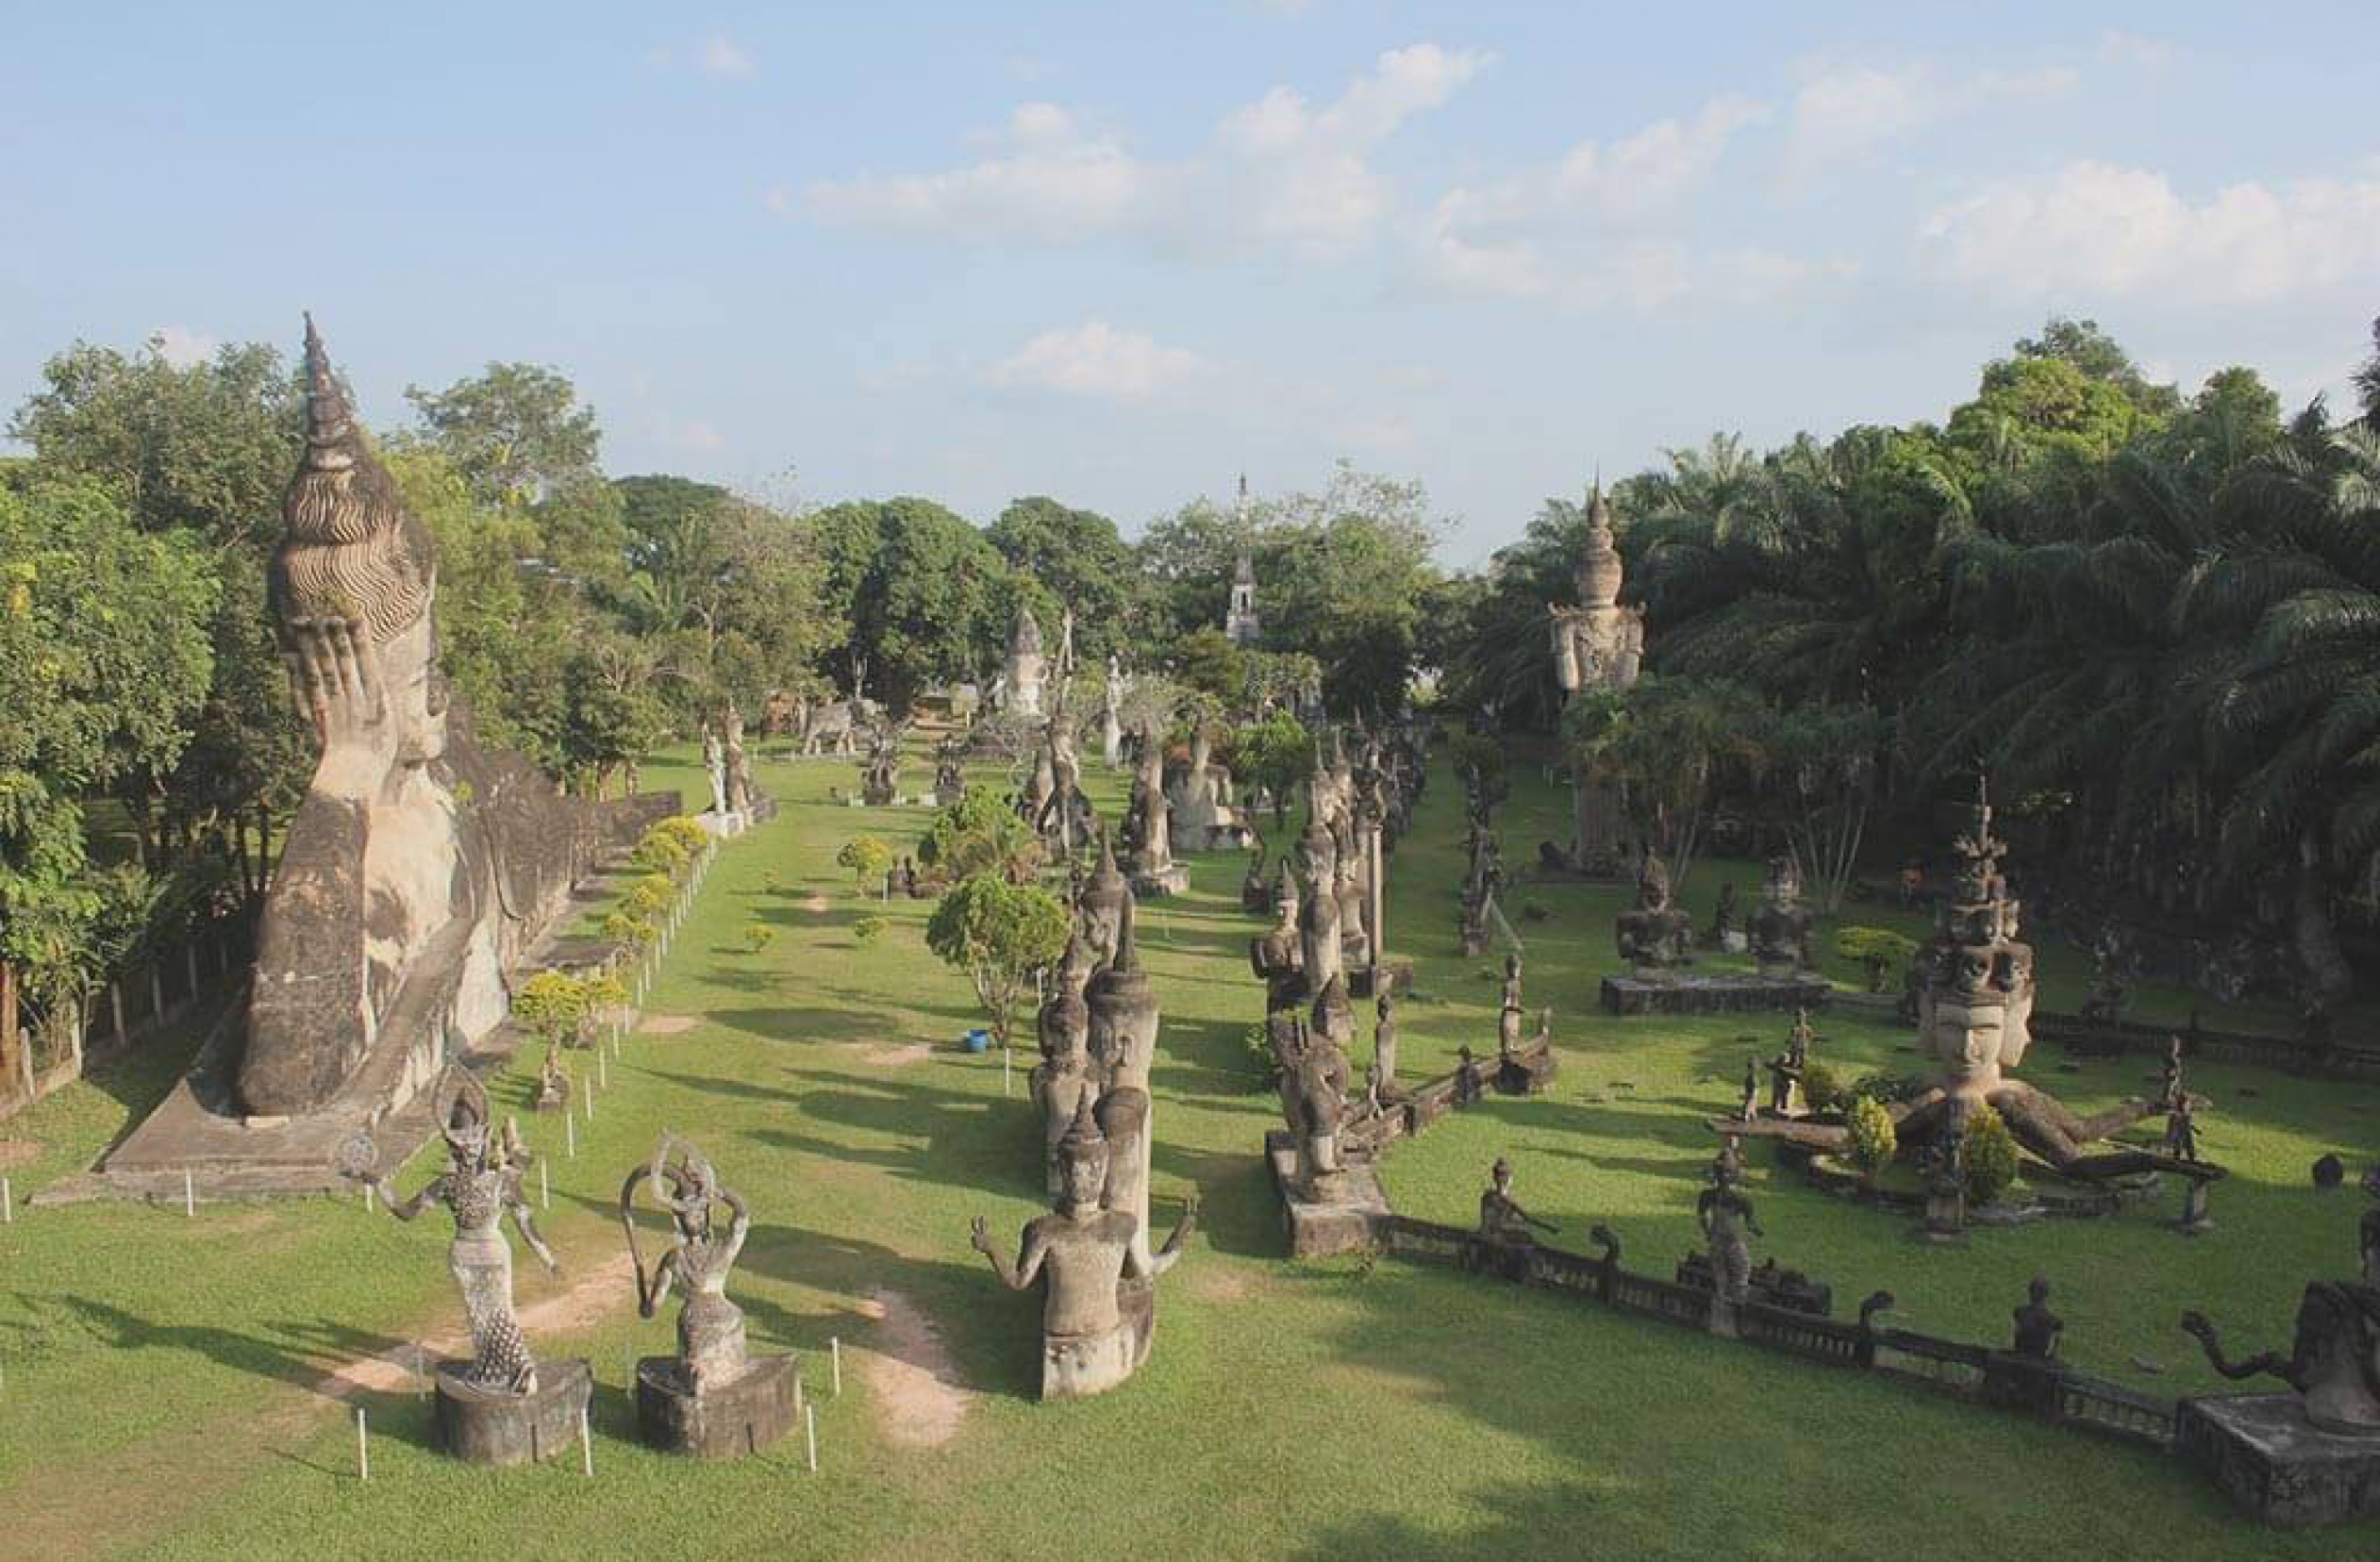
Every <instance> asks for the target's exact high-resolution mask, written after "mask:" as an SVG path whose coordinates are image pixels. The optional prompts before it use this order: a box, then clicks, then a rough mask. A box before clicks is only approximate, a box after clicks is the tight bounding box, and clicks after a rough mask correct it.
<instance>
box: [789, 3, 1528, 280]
mask: <svg viewBox="0 0 2380 1562" xmlns="http://www.w3.org/2000/svg"><path fill="white" fill-rule="evenodd" d="M1488 61H1489V57H1488V56H1487V55H1485V54H1482V53H1479V52H1477V51H1474V50H1448V49H1443V48H1440V46H1439V45H1437V44H1435V43H1417V44H1414V45H1413V46H1412V47H1410V48H1405V49H1393V50H1390V51H1389V52H1388V53H1386V54H1383V55H1381V56H1380V57H1379V58H1378V59H1376V60H1375V61H1374V62H1373V68H1372V69H1371V70H1370V71H1369V72H1367V73H1365V74H1364V75H1359V76H1357V77H1356V79H1355V80H1354V81H1353V82H1352V83H1350V84H1349V86H1348V87H1347V89H1346V91H1344V92H1342V93H1341V94H1340V96H1339V97H1338V98H1336V99H1335V100H1333V101H1331V102H1330V103H1327V104H1323V105H1321V106H1316V105H1314V104H1312V103H1310V102H1308V101H1307V98H1306V97H1305V96H1304V95H1303V94H1301V93H1298V92H1296V91H1290V89H1288V88H1275V89H1274V90H1273V91H1271V92H1268V93H1267V94H1265V96H1263V97H1262V98H1260V99H1258V100H1257V101H1256V102H1254V103H1251V104H1248V105H1245V106H1243V107H1241V108H1236V109H1234V110H1232V111H1231V112H1230V113H1228V114H1226V115H1224V116H1223V119H1222V120H1221V121H1220V122H1219V123H1218V125H1216V127H1215V132H1214V136H1213V143H1212V145H1211V147H1210V148H1209V149H1207V151H1204V152H1202V153H1200V154H1198V155H1195V156H1192V157H1188V158H1178V159H1170V160H1167V159H1153V158H1142V157H1140V156H1139V155H1138V154H1136V153H1134V152H1133V151H1132V150H1131V149H1129V148H1128V147H1127V146H1126V145H1125V144H1124V142H1123V139H1122V138H1121V137H1119V136H1117V135H1116V134H1114V133H1113V132H1111V131H1108V130H1105V129H1102V128H1098V127H1096V126H1093V125H1086V124H1084V123H1083V122H1082V121H1081V120H1080V119H1079V118H1078V117H1077V116H1076V115H1075V114H1074V113H1073V112H1072V111H1070V110H1068V109H1067V108H1063V107H1061V106H1059V105H1057V104H1053V103H1027V104H1024V105H1022V106H1020V107H1019V108H1017V109H1016V110H1015V111H1014V112H1013V113H1012V114H1011V115H1010V116H1009V121H1008V124H1007V127H1006V128H1005V130H1004V131H1003V132H1002V133H1001V134H1000V135H999V136H998V137H997V138H996V139H995V142H994V144H993V145H992V146H991V147H990V155H989V156H986V157H985V158H981V159H980V160H978V161H976V162H974V163H970V164H967V165H965V166H962V167H958V168H954V169H949V170H945V171H943V172H940V173H935V174H891V175H874V174H859V175H855V176H853V177H850V178H845V179H830V180H824V181H821V182H818V183H815V184H813V185H811V186H810V187H809V189H808V191H807V204H808V207H809V210H810V212H811V213H812V215H814V216H815V217H817V218H818V219H819V220H820V221H822V222H825V223H829V224H837V225H841V226H848V227H860V228H872V229H876V230H881V231H890V232H898V233H909V234H918V235H924V236H929V237H935V238H941V239H948V240H953V241H959V242H964V243H976V244H996V243H1040V244H1069V243H1077V242H1081V241H1089V240H1098V241H1123V242H1129V243H1134V244H1138V245H1140V246H1143V247H1146V248H1151V249H1156V250H1157V251H1160V252H1162V253H1167V254H1184V253H1196V252H1206V251H1221V252H1223V253H1227V254H1241V255H1244V254H1252V253H1261V252H1266V251H1273V250H1282V251H1288V252H1290V253H1296V254H1311V253H1319V252H1331V251H1339V250H1343V249H1346V248H1348V247H1350V246H1353V245H1356V244H1358V243H1360V242H1362V241H1365V240H1367V239H1369V238H1370V237H1372V236H1373V234H1374V233H1376V232H1377V231H1378V229H1379V228H1380V226H1381V224H1382V223H1383V221H1384V219H1385V218H1386V217H1387V216H1388V215H1389V214H1390V210H1391V208H1392V207H1393V204H1394V196H1393V191H1391V190H1390V187H1389V184H1388V182H1387V181H1386V180H1385V179H1384V178H1382V177H1381V176H1380V175H1379V174H1377V173H1375V172H1374V171H1373V168H1372V167H1371V166H1370V163H1369V161H1368V158H1369V154H1370V153H1371V152H1372V151H1373V148H1375V147H1376V146H1378V145H1379V144H1380V142H1382V141H1385V140H1387V139H1388V138H1389V137H1390V136H1391V135H1393V134H1395V132H1396V131H1397V130H1398V129H1399V128H1400V127H1401V126H1402V125H1405V124H1406V122H1407V121H1408V120H1410V119H1412V118H1413V117H1414V116H1415V115H1417V114H1421V113H1424V112H1427V111H1428V110H1430V109H1433V108H1439V107H1440V106H1442V105H1443V104H1445V103H1446V102H1447V101H1448V100H1449V99H1450V98H1451V97H1453V96H1454V94H1455V93H1456V91H1460V90H1461V88H1462V87H1463V86H1464V84H1465V83H1467V82H1469V81H1470V80H1471V79H1472V78H1473V76H1475V75H1477V74H1478V73H1479V71H1480V70H1482V69H1483V68H1484V67H1485V66H1486V65H1487V63H1488Z"/></svg>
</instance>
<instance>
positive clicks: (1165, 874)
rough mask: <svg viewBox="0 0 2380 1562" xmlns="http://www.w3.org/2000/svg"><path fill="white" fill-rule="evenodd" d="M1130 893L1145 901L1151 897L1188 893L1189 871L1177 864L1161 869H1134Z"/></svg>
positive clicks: (1170, 863)
mask: <svg viewBox="0 0 2380 1562" xmlns="http://www.w3.org/2000/svg"><path fill="white" fill-rule="evenodd" d="M1132 892H1133V893H1134V894H1136V895H1139V896H1140V897H1141V898H1143V899H1147V898H1148V897H1150V896H1153V895H1182V894H1188V893H1189V892H1190V870H1189V869H1187V868H1185V867H1183V866H1182V865H1181V864H1180V863H1178V862H1169V863H1167V864H1166V865H1165V866H1164V867H1162V868H1148V869H1135V870H1133V873H1132Z"/></svg>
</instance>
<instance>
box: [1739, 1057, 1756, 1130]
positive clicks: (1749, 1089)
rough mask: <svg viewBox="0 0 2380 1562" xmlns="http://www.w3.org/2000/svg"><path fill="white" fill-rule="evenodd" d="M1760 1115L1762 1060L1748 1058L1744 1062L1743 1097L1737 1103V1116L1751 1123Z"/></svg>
mask: <svg viewBox="0 0 2380 1562" xmlns="http://www.w3.org/2000/svg"><path fill="white" fill-rule="evenodd" d="M1759 1115H1760V1060H1759V1059H1758V1058H1757V1057H1747V1058H1745V1059H1744V1060H1743V1097H1742V1099H1741V1100H1739V1101H1738V1102H1737V1103H1736V1116H1737V1117H1738V1118H1739V1119H1740V1120H1741V1121H1743V1122H1751V1121H1752V1120H1753V1119H1754V1118H1756V1117H1758V1116H1759Z"/></svg>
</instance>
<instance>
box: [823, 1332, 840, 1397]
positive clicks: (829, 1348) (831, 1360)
mask: <svg viewBox="0 0 2380 1562" xmlns="http://www.w3.org/2000/svg"><path fill="white" fill-rule="evenodd" d="M826 1361H827V1364H828V1365H829V1366H830V1367H832V1368H833V1369H834V1371H835V1397H836V1398H837V1399H840V1398H842V1397H843V1341H842V1337H841V1336H840V1335H828V1336H827V1337H826Z"/></svg>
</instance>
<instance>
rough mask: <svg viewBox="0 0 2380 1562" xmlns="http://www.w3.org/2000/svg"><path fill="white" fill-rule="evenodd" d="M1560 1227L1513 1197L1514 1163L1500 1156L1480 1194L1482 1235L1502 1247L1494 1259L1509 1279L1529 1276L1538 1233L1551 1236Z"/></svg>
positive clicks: (1480, 1230) (1496, 1265)
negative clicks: (1529, 1266) (1524, 1206)
mask: <svg viewBox="0 0 2380 1562" xmlns="http://www.w3.org/2000/svg"><path fill="white" fill-rule="evenodd" d="M1560 1229H1561V1228H1560V1227H1559V1226H1557V1225H1556V1224H1554V1222H1552V1221H1540V1220H1539V1219H1538V1218H1537V1217H1536V1216H1534V1215H1532V1214H1530V1213H1529V1212H1528V1211H1527V1210H1525V1209H1523V1208H1522V1207H1521V1201H1520V1200H1518V1199H1516V1198H1514V1197H1513V1196H1512V1163H1511V1162H1510V1161H1508V1160H1506V1159H1505V1158H1504V1157H1503V1156H1502V1155H1498V1156H1497V1157H1496V1164H1495V1165H1494V1166H1492V1167H1490V1169H1489V1172H1488V1187H1487V1189H1486V1190H1485V1191H1484V1192H1482V1193H1481V1194H1480V1195H1479V1235H1480V1236H1481V1237H1482V1238H1486V1239H1487V1240H1488V1241H1490V1242H1493V1243H1494V1244H1496V1247H1497V1248H1498V1249H1499V1250H1500V1251H1499V1252H1498V1253H1497V1255H1496V1256H1495V1257H1494V1259H1493V1260H1492V1262H1493V1263H1494V1265H1495V1267H1496V1268H1497V1269H1499V1270H1500V1271H1502V1272H1503V1273H1504V1274H1505V1275H1506V1278H1508V1279H1513V1280H1520V1279H1523V1278H1525V1277H1526V1275H1527V1273H1528V1265H1529V1250H1530V1249H1531V1248H1534V1247H1535V1246H1537V1236H1536V1233H1537V1232H1540V1231H1542V1232H1544V1233H1545V1234H1546V1235H1547V1236H1549V1237H1551V1236H1553V1235H1555V1234H1556V1232H1558V1231H1560Z"/></svg>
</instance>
